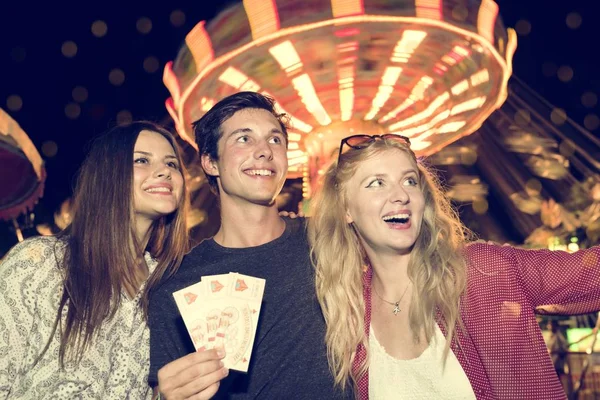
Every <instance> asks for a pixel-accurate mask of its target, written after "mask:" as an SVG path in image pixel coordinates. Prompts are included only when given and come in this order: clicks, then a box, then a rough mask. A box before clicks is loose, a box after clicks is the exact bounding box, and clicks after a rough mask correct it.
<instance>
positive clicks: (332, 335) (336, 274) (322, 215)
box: [308, 139, 467, 389]
mask: <svg viewBox="0 0 600 400" xmlns="http://www.w3.org/2000/svg"><path fill="white" fill-rule="evenodd" d="M390 149H397V150H400V151H402V152H403V153H405V154H406V155H408V156H409V158H410V160H411V162H412V164H413V165H414V167H415V169H416V170H417V171H418V174H419V185H420V187H421V190H422V191H423V195H424V198H425V210H424V214H423V220H422V223H421V231H420V234H419V237H418V238H417V241H416V242H415V244H414V247H413V250H412V252H411V257H410V261H409V265H408V276H409V278H410V280H411V281H412V282H413V286H414V289H413V293H412V300H411V301H412V303H411V304H412V305H411V308H410V312H409V321H410V327H411V330H412V332H413V334H414V336H415V339H416V338H418V333H419V332H425V335H426V337H427V339H428V340H430V339H431V338H432V337H433V334H434V327H435V313H436V310H439V311H440V312H441V313H442V315H443V317H444V318H443V320H444V324H445V328H446V332H447V333H448V335H447V341H446V348H445V352H444V356H446V355H447V354H448V351H449V349H450V343H451V341H452V338H453V337H454V335H455V333H456V329H461V328H462V322H461V320H460V313H459V307H460V299H461V296H462V294H463V292H464V291H465V288H466V268H465V261H464V258H463V257H462V255H461V251H460V250H461V249H462V247H463V246H464V244H465V242H466V236H467V230H466V229H465V228H464V226H463V225H462V223H461V222H460V220H459V218H458V214H457V213H456V211H455V210H454V209H453V208H452V206H451V205H450V202H449V200H448V198H447V197H446V196H445V195H444V193H443V191H442V189H441V185H440V183H439V180H438V178H437V176H436V175H435V174H434V173H432V172H431V171H430V170H429V169H428V168H427V167H425V166H424V165H423V164H422V163H420V162H417V159H416V157H415V154H414V153H413V152H412V150H410V148H409V147H408V146H407V145H403V144H401V143H399V142H397V141H390V140H385V139H381V140H376V141H374V142H372V143H371V144H369V145H368V146H367V147H364V148H362V149H349V150H348V151H347V152H345V153H344V154H342V155H341V157H340V159H339V160H338V162H337V163H334V164H332V165H331V166H330V167H329V168H328V170H327V172H326V173H325V175H324V180H323V182H322V186H321V189H320V190H319V191H318V193H317V194H316V196H315V198H314V203H313V209H312V212H311V215H312V217H311V218H309V219H308V236H309V240H310V244H311V260H312V263H313V265H314V267H315V269H316V291H317V297H318V300H319V303H320V305H321V308H322V310H323V314H324V317H325V321H326V323H327V332H326V337H325V341H326V344H327V356H328V360H329V366H330V368H331V371H332V372H333V374H334V377H335V382H336V384H337V385H339V386H341V387H342V388H343V389H345V388H346V385H348V384H350V383H352V385H353V386H355V385H356V384H357V383H358V381H359V380H360V378H361V376H363V375H364V373H365V372H366V371H367V369H368V364H369V361H368V360H369V357H368V354H369V347H368V341H367V338H366V335H365V321H364V320H365V302H364V299H363V268H364V265H365V264H368V263H369V260H367V259H366V255H365V252H364V250H363V248H362V245H361V243H360V241H359V239H358V236H357V234H356V232H355V230H354V228H353V225H352V224H348V223H347V222H346V218H345V215H346V208H347V206H346V205H347V202H348V198H347V195H346V184H347V182H348V181H349V179H350V178H351V177H352V176H353V175H354V173H355V172H356V169H357V167H358V165H359V164H360V163H361V162H363V161H365V160H367V159H369V158H372V157H375V156H376V155H378V154H380V153H381V152H383V151H386V150H390ZM360 344H362V345H363V346H364V348H365V350H366V352H367V357H366V359H365V361H364V362H363V363H362V365H360V366H359V367H358V368H356V369H354V368H353V362H354V358H355V356H356V351H357V347H358V346H359V345H360Z"/></svg>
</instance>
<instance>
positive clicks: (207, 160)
mask: <svg viewBox="0 0 600 400" xmlns="http://www.w3.org/2000/svg"><path fill="white" fill-rule="evenodd" d="M200 164H201V165H202V169H203V170H204V172H205V173H206V175H208V176H215V177H217V176H219V167H218V166H217V163H216V162H215V161H214V160H213V159H212V158H211V157H210V155H208V154H202V155H201V156H200Z"/></svg>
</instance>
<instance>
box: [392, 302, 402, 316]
mask: <svg viewBox="0 0 600 400" xmlns="http://www.w3.org/2000/svg"><path fill="white" fill-rule="evenodd" d="M392 312H393V313H394V315H398V313H399V312H400V302H399V301H397V302H396V303H395V304H394V311H392Z"/></svg>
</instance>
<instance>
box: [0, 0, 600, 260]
mask: <svg viewBox="0 0 600 400" xmlns="http://www.w3.org/2000/svg"><path fill="white" fill-rule="evenodd" d="M9 1H10V0H9ZM6 3H7V2H4V4H3V7H2V10H0V35H1V38H2V39H1V40H0V70H1V72H2V73H1V74H0V107H2V108H3V109H4V110H6V111H7V112H8V113H9V114H10V115H11V116H12V117H13V118H14V119H15V120H16V121H17V122H18V123H19V124H20V125H21V126H22V127H23V129H24V130H25V132H27V134H28V135H29V136H30V138H31V139H32V141H33V142H34V144H35V145H36V147H37V148H38V150H39V151H40V153H41V154H42V157H43V158H44V159H45V161H46V169H47V172H48V178H47V180H46V190H45V195H44V198H43V199H42V200H41V201H40V204H39V205H38V207H36V213H37V215H38V217H37V219H38V220H39V221H38V222H42V221H41V220H43V219H45V218H49V216H50V215H52V214H53V213H54V211H55V210H56V209H57V208H58V207H59V206H60V204H61V203H62V202H63V201H64V200H65V199H66V198H68V197H69V196H70V195H71V185H72V179H73V174H74V173H75V171H76V170H77V168H78V167H79V164H80V163H81V161H82V158H83V154H84V146H85V144H86V143H87V142H88V141H89V140H90V138H92V137H93V136H94V135H96V134H98V133H101V132H103V131H104V130H106V129H107V128H108V127H110V126H112V125H114V124H115V123H116V122H117V121H120V120H124V119H128V118H133V119H150V120H154V121H163V122H166V121H168V115H167V112H166V109H165V108H164V101H165V99H166V98H168V97H169V93H168V91H167V90H166V88H165V87H164V85H163V83H162V71H163V67H164V65H165V63H166V62H168V61H170V60H173V59H174V58H175V56H176V54H177V51H178V49H179V46H180V45H181V44H182V43H183V41H184V38H185V35H186V34H187V32H189V30H190V29H191V28H192V27H193V26H194V25H195V24H196V23H197V22H199V21H201V20H205V19H210V18H211V17H213V16H214V15H215V14H216V13H217V12H218V11H219V10H220V9H222V8H223V7H224V6H225V5H227V4H229V3H231V2H223V1H206V0H200V1H198V0H196V1H169V2H156V3H155V4H152V2H149V1H147V2H120V3H118V2H114V1H102V2H77V3H73V4H70V2H64V3H65V4H64V5H63V4H61V5H60V6H57V5H56V3H58V2H46V3H40V5H37V6H35V7H33V6H32V3H30V2H25V1H19V2H12V4H9V5H6ZM497 3H498V5H499V6H500V14H501V16H502V19H503V21H504V23H505V25H506V26H509V27H514V28H515V29H516V30H517V33H518V39H519V41H518V48H517V52H516V54H515V59H514V75H516V76H518V77H519V78H521V79H522V80H523V81H525V82H526V83H527V84H528V85H529V86H531V87H532V88H533V89H534V90H536V91H537V92H538V93H540V94H541V95H542V96H544V97H545V98H546V99H547V100H548V101H549V102H551V103H552V104H553V105H555V106H556V107H560V108H563V109H564V110H565V111H566V113H567V115H568V117H569V118H571V119H572V120H573V121H574V122H575V123H577V124H580V125H582V126H585V127H586V128H587V129H588V130H590V131H592V132H593V133H594V134H595V135H597V136H598V135H600V120H599V118H598V117H599V116H600V106H599V104H598V96H600V78H599V77H598V75H597V73H598V71H599V70H600V68H599V63H598V61H597V59H598V56H597V54H596V53H597V50H596V49H597V47H598V43H597V42H598V41H599V40H600V26H599V25H600V23H599V22H598V21H596V20H595V18H596V16H597V15H598V13H597V10H598V8H599V7H598V6H597V5H595V3H596V1H592V0H572V1H560V0H546V1H541V0H521V1H516V0H512V1H508V0H504V1H500V0H497ZM7 7H8V8H7ZM97 21H100V22H97ZM95 22H96V23H95ZM70 42H73V43H74V44H75V46H76V52H74V51H73V50H74V46H73V43H70ZM65 54H67V56H65ZM1 173H5V172H4V170H2V172H1ZM14 240H15V239H14V235H12V234H11V233H9V231H8V225H7V224H5V223H3V222H0V254H2V250H3V247H4V248H6V246H9V245H10V244H11V242H13V241H14Z"/></svg>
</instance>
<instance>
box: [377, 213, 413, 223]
mask: <svg viewBox="0 0 600 400" xmlns="http://www.w3.org/2000/svg"><path fill="white" fill-rule="evenodd" d="M383 220H384V221H385V222H386V223H387V224H391V225H406V224H408V223H409V222H410V214H407V213H400V214H393V215H386V216H385V217H383Z"/></svg>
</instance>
